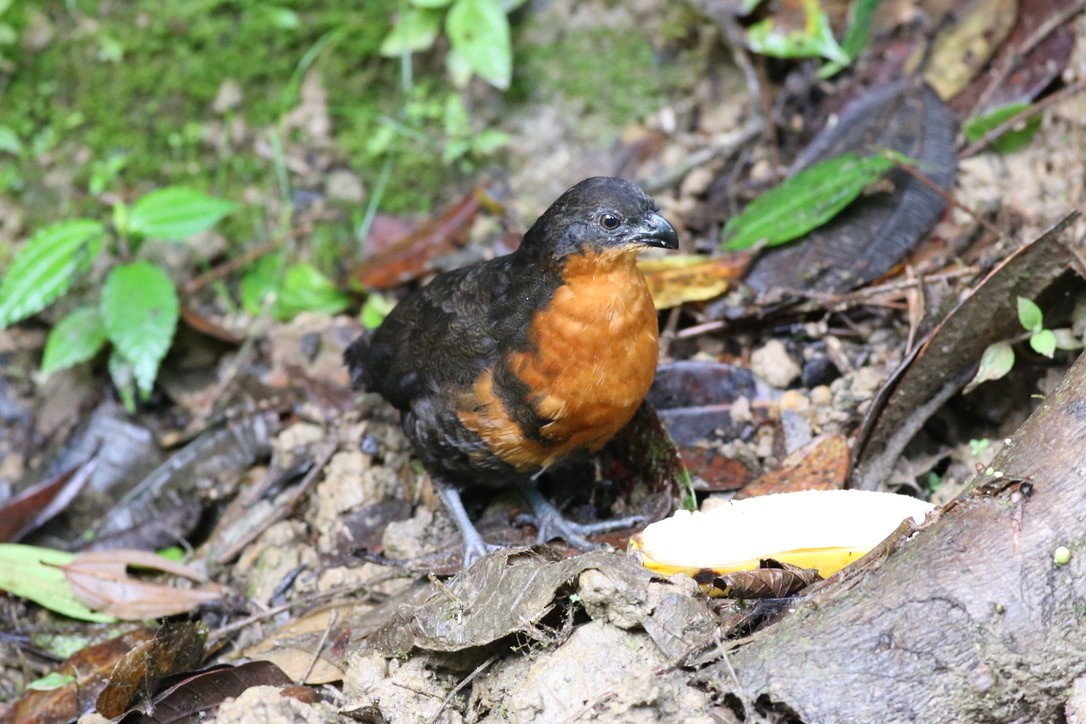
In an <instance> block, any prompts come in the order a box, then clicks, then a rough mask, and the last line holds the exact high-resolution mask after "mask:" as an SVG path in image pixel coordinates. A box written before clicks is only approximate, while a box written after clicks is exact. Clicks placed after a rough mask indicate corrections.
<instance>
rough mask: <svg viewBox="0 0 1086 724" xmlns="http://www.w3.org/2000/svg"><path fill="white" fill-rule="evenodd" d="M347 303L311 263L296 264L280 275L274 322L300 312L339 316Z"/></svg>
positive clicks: (292, 317) (333, 285) (345, 296)
mask: <svg viewBox="0 0 1086 724" xmlns="http://www.w3.org/2000/svg"><path fill="white" fill-rule="evenodd" d="M349 302H350V300H349V299H348V298H347V295H346V294H344V293H343V292H341V291H339V289H338V288H337V287H336V285H335V284H333V283H332V281H331V280H330V279H329V278H328V277H326V276H324V275H323V274H321V273H320V271H319V270H318V269H317V268H316V267H314V266H313V265H312V264H306V263H304V262H303V263H301V264H295V265H294V266H292V267H290V268H288V269H287V271H286V274H284V275H283V286H282V287H281V288H280V289H279V298H278V299H277V300H276V303H275V307H274V309H273V313H274V314H275V317H276V318H277V319H280V320H282V321H289V320H291V319H294V317H295V316H297V315H298V314H300V313H301V312H316V313H318V314H338V313H339V312H342V311H343V310H344V309H346V308H347V305H348V304H349Z"/></svg>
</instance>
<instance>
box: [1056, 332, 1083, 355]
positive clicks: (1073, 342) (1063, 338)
mask: <svg viewBox="0 0 1086 724" xmlns="http://www.w3.org/2000/svg"><path fill="white" fill-rule="evenodd" d="M1052 334H1054V335H1056V349H1067V350H1072V349H1082V347H1083V344H1082V340H1081V339H1079V338H1078V337H1076V336H1075V333H1074V332H1072V331H1071V330H1070V329H1068V328H1067V327H1061V328H1060V329H1053V330H1052Z"/></svg>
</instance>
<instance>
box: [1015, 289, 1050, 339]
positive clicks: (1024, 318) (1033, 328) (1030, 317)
mask: <svg viewBox="0 0 1086 724" xmlns="http://www.w3.org/2000/svg"><path fill="white" fill-rule="evenodd" d="M1018 321H1019V323H1020V324H1021V325H1022V328H1023V329H1025V330H1026V331H1027V332H1040V331H1041V330H1042V329H1044V316H1043V315H1042V313H1041V308H1040V307H1038V306H1037V304H1036V303H1035V302H1034V301H1033V300H1032V299H1026V298H1025V297H1018Z"/></svg>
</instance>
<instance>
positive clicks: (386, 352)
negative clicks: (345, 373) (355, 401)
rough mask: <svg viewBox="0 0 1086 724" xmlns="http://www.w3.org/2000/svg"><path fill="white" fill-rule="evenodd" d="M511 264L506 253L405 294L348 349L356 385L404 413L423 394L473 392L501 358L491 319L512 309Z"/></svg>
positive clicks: (512, 269) (449, 273) (498, 333)
mask: <svg viewBox="0 0 1086 724" xmlns="http://www.w3.org/2000/svg"><path fill="white" fill-rule="evenodd" d="M514 266H515V265H514V264H513V261H512V259H511V257H510V256H504V257H499V258H497V259H493V260H491V261H489V262H486V263H484V264H477V265H474V266H470V267H465V268H463V269H457V270H455V271H451V272H446V273H443V274H439V275H438V276H437V277H435V278H434V280H433V281H432V282H431V283H430V284H429V285H427V286H426V287H423V288H422V289H419V290H418V291H416V292H415V293H413V294H411V295H410V296H408V297H407V298H406V299H404V300H403V301H402V302H400V303H399V304H398V305H397V306H396V308H395V309H393V310H392V312H391V313H390V314H389V315H388V317H386V318H385V320H384V322H383V323H382V324H381V326H380V327H379V328H378V329H377V331H376V332H374V333H373V334H371V335H369V336H368V337H366V338H363V339H360V340H358V341H357V342H355V344H353V345H351V347H350V348H349V349H348V350H347V355H346V357H347V364H348V366H349V367H350V368H351V374H352V376H353V378H354V379H355V381H356V383H358V384H359V385H360V386H362V387H363V388H365V389H367V390H370V391H374V392H379V393H380V394H381V395H383V396H384V397H385V398H386V399H387V400H388V401H389V402H391V403H392V404H393V405H394V406H396V407H397V408H399V409H401V410H407V409H408V408H409V407H410V406H411V403H412V401H413V400H415V399H417V398H418V397H420V396H421V395H425V394H436V392H437V391H438V390H441V391H443V393H444V394H446V395H447V394H449V393H450V392H453V391H454V390H456V389H464V388H467V387H470V385H471V384H472V383H473V382H474V380H475V378H476V377H478V375H479V374H480V372H481V371H482V370H484V369H486V368H487V367H492V366H493V365H494V364H495V363H496V362H497V360H498V358H499V355H500V352H499V348H500V347H501V340H500V339H499V337H500V329H496V328H495V325H494V324H493V323H492V317H493V316H494V314H495V310H498V309H502V308H505V307H508V305H509V296H510V287H511V286H515V284H513V281H514V279H515V277H516V274H515V268H514ZM502 326H504V325H502Z"/></svg>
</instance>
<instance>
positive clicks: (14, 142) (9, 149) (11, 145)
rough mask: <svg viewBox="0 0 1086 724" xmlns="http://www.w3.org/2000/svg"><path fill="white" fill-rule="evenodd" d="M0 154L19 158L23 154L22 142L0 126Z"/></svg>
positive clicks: (6, 128) (12, 132) (4, 127)
mask: <svg viewBox="0 0 1086 724" xmlns="http://www.w3.org/2000/svg"><path fill="white" fill-rule="evenodd" d="M0 152H4V153H10V154H12V155H13V156H19V155H21V154H22V152H23V142H22V141H20V140H19V137H18V136H17V135H15V131H13V130H11V128H9V127H8V126H0Z"/></svg>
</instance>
